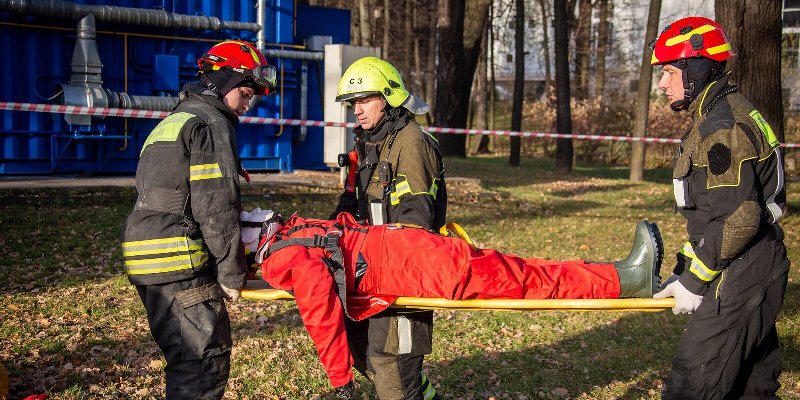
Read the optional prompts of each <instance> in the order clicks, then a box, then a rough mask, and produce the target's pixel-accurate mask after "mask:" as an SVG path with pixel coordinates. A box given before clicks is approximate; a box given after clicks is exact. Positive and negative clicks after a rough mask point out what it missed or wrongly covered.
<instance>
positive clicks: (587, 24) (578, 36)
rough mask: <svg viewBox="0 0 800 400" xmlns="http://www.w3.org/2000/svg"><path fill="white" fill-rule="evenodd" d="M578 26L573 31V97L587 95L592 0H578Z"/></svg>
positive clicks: (579, 97)
mask: <svg viewBox="0 0 800 400" xmlns="http://www.w3.org/2000/svg"><path fill="white" fill-rule="evenodd" d="M578 14H579V15H578V27H577V31H576V32H575V98H576V99H579V100H582V99H585V98H587V97H588V95H589V56H590V54H589V51H590V49H591V44H592V38H591V32H592V1H591V0H578Z"/></svg>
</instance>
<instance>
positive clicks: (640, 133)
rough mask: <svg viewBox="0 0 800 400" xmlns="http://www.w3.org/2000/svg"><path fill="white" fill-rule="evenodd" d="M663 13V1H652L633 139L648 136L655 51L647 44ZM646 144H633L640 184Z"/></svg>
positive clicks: (636, 179) (633, 160) (634, 175)
mask: <svg viewBox="0 0 800 400" xmlns="http://www.w3.org/2000/svg"><path fill="white" fill-rule="evenodd" d="M660 13H661V0H650V11H648V13H647V28H646V29H645V36H644V40H645V42H644V43H643V47H644V50H643V51H642V66H641V68H640V69H639V91H638V92H637V93H636V116H635V117H634V118H635V119H634V121H633V137H646V136H647V132H646V130H647V114H648V111H649V107H650V88H651V83H650V82H651V81H652V77H653V66H652V65H650V57H651V55H652V54H653V51H652V50H651V49H650V47H648V46H647V43H648V42H649V41H650V40H652V39H653V38H654V37H656V35H657V34H658V18H659V15H660ZM644 157H645V143H644V142H633V143H632V144H631V171H630V180H632V181H634V182H639V181H641V180H642V179H644Z"/></svg>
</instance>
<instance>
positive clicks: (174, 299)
mask: <svg viewBox="0 0 800 400" xmlns="http://www.w3.org/2000/svg"><path fill="white" fill-rule="evenodd" d="M136 290H137V291H138V292H139V297H140V298H141V300H142V303H143V304H144V307H145V310H146V311H147V320H148V322H149V324H150V333H151V334H152V335H153V339H154V340H155V341H156V343H157V344H158V347H159V348H161V351H162V352H163V353H164V357H165V358H166V361H167V366H166V367H165V368H164V373H165V375H166V384H167V393H166V398H167V399H170V400H173V399H221V398H222V395H223V394H224V393H225V385H226V384H227V382H228V374H229V371H230V350H231V346H232V340H231V327H230V319H229V317H228V311H227V309H226V308H225V302H224V301H223V299H222V293H221V289H220V288H219V286H218V285H217V283H216V281H215V280H214V279H213V278H211V277H210V276H198V277H195V278H192V279H188V280H184V281H179V282H173V283H167V284H163V285H147V286H144V285H142V286H136Z"/></svg>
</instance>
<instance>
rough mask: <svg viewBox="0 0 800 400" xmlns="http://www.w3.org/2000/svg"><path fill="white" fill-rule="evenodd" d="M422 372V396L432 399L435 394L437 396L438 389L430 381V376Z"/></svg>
mask: <svg viewBox="0 0 800 400" xmlns="http://www.w3.org/2000/svg"><path fill="white" fill-rule="evenodd" d="M421 374H422V388H423V393H422V397H423V398H424V399H425V400H431V399H432V398H433V397H434V396H436V389H434V388H433V385H431V383H430V381H428V377H427V376H425V374H424V373H421Z"/></svg>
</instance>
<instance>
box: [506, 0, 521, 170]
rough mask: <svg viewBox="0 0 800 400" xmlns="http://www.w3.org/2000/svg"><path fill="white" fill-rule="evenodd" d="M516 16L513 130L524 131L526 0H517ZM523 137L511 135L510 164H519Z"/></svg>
mask: <svg viewBox="0 0 800 400" xmlns="http://www.w3.org/2000/svg"><path fill="white" fill-rule="evenodd" d="M515 6H516V11H517V12H516V16H515V17H514V100H513V103H512V107H511V130H512V131H515V132H520V131H522V103H523V101H524V100H525V99H524V97H525V1H524V0H516V1H515ZM521 145H522V138H520V137H519V136H512V137H511V145H510V148H511V154H510V155H509V157H508V165H510V166H512V167H518V166H519V161H520V160H519V159H520V154H519V153H520V147H521Z"/></svg>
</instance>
